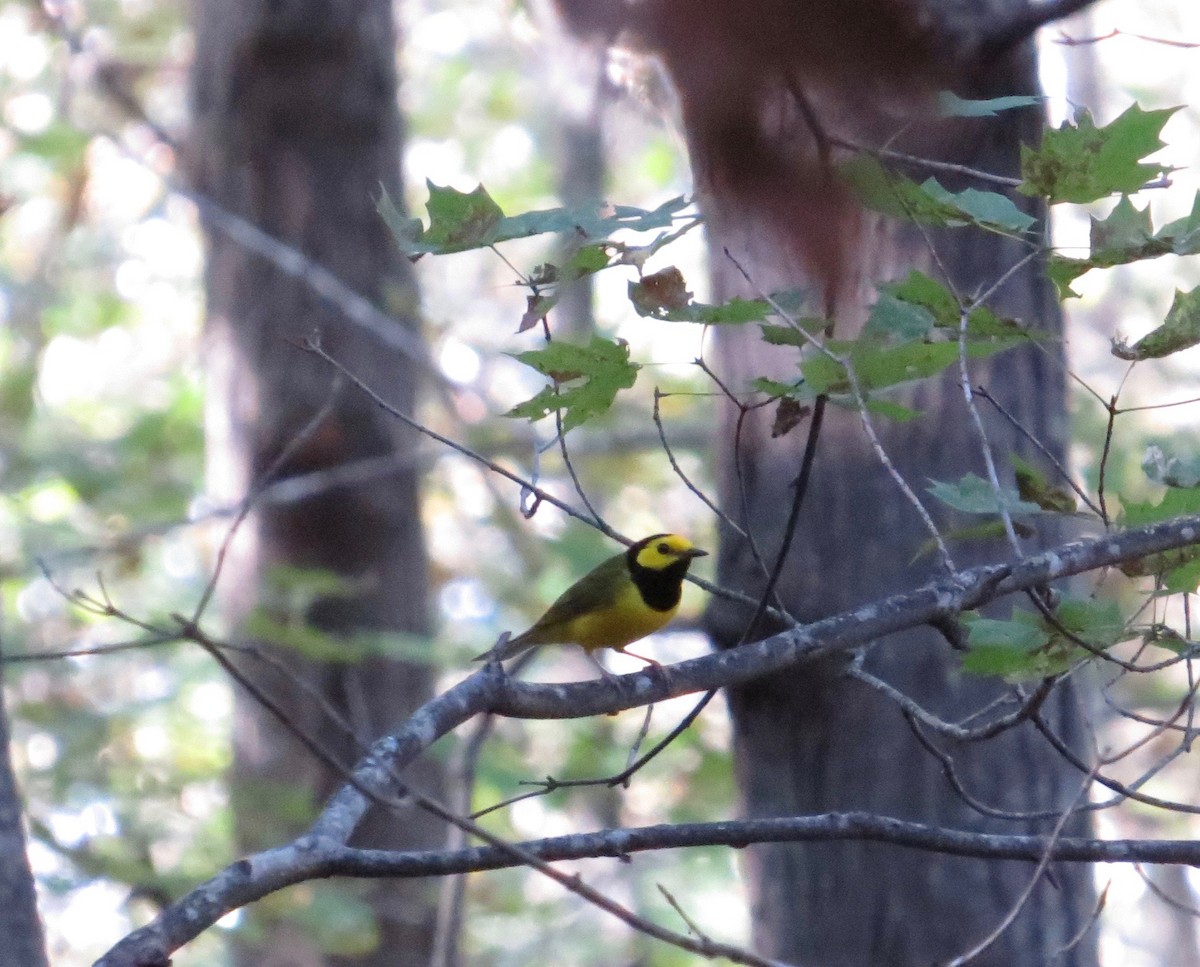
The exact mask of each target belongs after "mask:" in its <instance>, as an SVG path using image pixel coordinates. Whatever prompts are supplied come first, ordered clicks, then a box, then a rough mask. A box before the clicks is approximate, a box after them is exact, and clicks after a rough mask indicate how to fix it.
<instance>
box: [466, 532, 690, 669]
mask: <svg viewBox="0 0 1200 967" xmlns="http://www.w3.org/2000/svg"><path fill="white" fill-rule="evenodd" d="M707 554H708V551H703V550H701V549H700V548H698V547H695V546H693V544H692V542H691V541H689V540H688V539H687V538H686V537H681V536H680V535H678V534H651V535H650V536H649V537H643V538H642V539H641V540H640V541H638V542H637V543H635V544H632V545H631V546H630V547H629V548H628V549H627V550H625V551H624V552H622V553H621V554H617V555H615V556H614V557H610V558H609V559H608V560H607V561H605V562H604V563H602V564H600V565H598V566H597V567H595V568H593V569H592V570H591V571H589V572H588V573H587V574H585V575H584V576H583V577H581V578H580V579H579V580H578V581H576V582H575V583H574V584H572V585H571V586H570V587H569V588H567V590H566V591H564V592H563V593H562V594H561V595H560V596H559V597H558V600H556V601H555V602H554V603H553V604H552V605H550V607H549V608H548V609H547V610H546V613H545V614H544V615H542V616H541V617H540V618H538V620H537V621H535V622H534V623H533V625H532V626H531V627H530V628H529V629H528V630H527V631H523V632H522V633H521V634H519V635H517V636H516V637H515V638H509V639H508V640H507V641H504V642H501V643H499V644H497V646H496V647H494V648H491V649H489V650H488V651H485V652H484V653H483V654H482V655H476V656H475V659H474V660H475V661H483V660H484V659H490V660H493V661H503V660H505V659H506V658H512V657H513V656H514V655H519V654H521V652H523V651H526V650H528V649H530V648H536V647H537V646H538V645H579V646H581V647H582V648H583V650H584V652H585V653H586V654H587V656H588V657H589V658H590V659H591V660H592V661H593V662H594V663H595V664H596V666H597V667H598V668H599V669H600V670H601V672H603V673H604V674H605V676H606V677H607V676H608V672H607V671H606V670H605V668H604V666H603V665H601V664H600V663H599V661H597V660H596V657H595V655H594V654H593V652H594V651H596V650H598V649H601V648H611V649H613V650H614V651H619V652H622V653H623V654H627V655H632V656H633V657H634V658H640V659H641V660H642V661H644V662H647V663H648V664H650V665H655V666H660V663H659V662H657V661H655V660H654V659H653V658H647V657H646V656H645V655H639V654H637V653H636V652H632V651H628V650H627V646H628V645H631V644H633V643H634V642H635V641H638V640H639V639H641V638H645V637H646V636H647V635H649V634H653V633H654V632H655V631H658V629H659V628H661V627H663V626H664V625H665V624H666V623H667V622H668V621H670V620H671V619H672V618H673V617H675V612H676V611H678V610H679V598H680V596H681V592H682V590H683V579H684V576H685V575H686V574H687V572H688V567H690V566H691V563H692V561H693V560H694V559H695V558H697V557H705V556H707ZM660 667H661V666H660Z"/></svg>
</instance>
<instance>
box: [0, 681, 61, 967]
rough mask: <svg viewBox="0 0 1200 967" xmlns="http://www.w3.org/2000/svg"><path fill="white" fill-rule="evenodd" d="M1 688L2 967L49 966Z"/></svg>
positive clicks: (0, 949)
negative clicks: (26, 847)
mask: <svg viewBox="0 0 1200 967" xmlns="http://www.w3.org/2000/svg"><path fill="white" fill-rule="evenodd" d="M2 686H3V676H2V675H0V967H46V965H47V964H48V963H49V961H48V960H47V959H46V941H45V936H44V934H43V933H42V921H41V918H40V917H38V911H37V896H36V895H35V893H34V888H33V871H32V870H31V869H30V867H29V856H28V854H27V853H26V851H25V826H24V810H23V809H22V808H21V791H20V790H19V789H18V788H17V777H16V776H15V775H14V773H13V768H12V757H11V755H10V754H9V731H8V712H7V710H6V709H5V704H4V689H3V687H2Z"/></svg>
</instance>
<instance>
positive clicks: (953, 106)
mask: <svg viewBox="0 0 1200 967" xmlns="http://www.w3.org/2000/svg"><path fill="white" fill-rule="evenodd" d="M1041 103H1042V99H1041V98H1040V97H1034V96H1033V95H1022V94H1016V95H1012V96H1009V97H991V98H988V99H987V100H984V101H971V100H964V99H963V98H961V97H959V96H958V95H957V94H955V93H953V92H952V91H941V92H940V93H939V94H938V113H939V114H941V115H942V117H959V118H985V117H987V118H990V117H995V116H996V115H997V114H999V113H1000V112H1001V111H1011V110H1013V109H1014V108H1022V107H1038V106H1040V105H1041Z"/></svg>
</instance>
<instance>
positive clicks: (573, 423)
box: [505, 336, 641, 433]
mask: <svg viewBox="0 0 1200 967" xmlns="http://www.w3.org/2000/svg"><path fill="white" fill-rule="evenodd" d="M514 358H515V359H519V360H520V361H521V362H523V363H525V364H526V365H527V366H532V367H533V368H534V369H536V370H537V371H538V372H539V373H541V374H542V375H544V376H548V377H549V378H550V379H551V380H552V381H553V385H551V386H547V387H546V388H545V389H543V390H542V391H541V392H540V393H538V394H537V395H536V396H535V397H533V398H532V399H529V400H526V401H525V402H524V403H519V404H518V405H516V406H514V407H513V408H512V409H511V410H509V411H508V413H506V414H505V415H506V416H511V417H515V418H519V419H526V420H540V419H542V418H543V417H545V416H549V415H550V414H551V413H555V412H561V413H562V415H563V417H562V420H563V432H564V433H565V432H567V431H568V430H571V429H573V428H574V427H577V426H579V425H580V424H582V423H584V422H586V421H587V420H590V419H591V418H592V417H593V416H596V415H597V414H600V413H603V412H604V411H605V410H607V409H608V408H609V407H610V406H612V404H613V400H615V399H616V397H617V393H619V392H620V391H621V390H623V389H629V387H631V386H632V385H633V384H634V382H635V381H636V380H637V373H638V370H639V369H640V368H641V367H640V366H639V365H638V364H637V363H634V362H630V360H629V345H628V343H626V342H625V341H624V340H616V341H614V340H611V339H604V338H602V337H601V336H595V337H593V339H592V341H591V342H590V343H588V345H586V346H577V345H574V344H572V343H567V342H562V341H559V340H556V341H555V342H552V343H550V345H548V346H547V347H546V348H545V349H532V350H530V351H529V352H524V353H517V354H516V355H515V356H514Z"/></svg>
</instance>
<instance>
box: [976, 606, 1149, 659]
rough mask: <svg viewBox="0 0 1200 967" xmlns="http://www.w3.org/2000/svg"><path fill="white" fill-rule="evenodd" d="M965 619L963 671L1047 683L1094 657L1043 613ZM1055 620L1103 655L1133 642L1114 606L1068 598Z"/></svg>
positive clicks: (1016, 611)
mask: <svg viewBox="0 0 1200 967" xmlns="http://www.w3.org/2000/svg"><path fill="white" fill-rule="evenodd" d="M964 617H966V621H967V626H968V634H967V645H968V647H969V648H970V651H969V652H968V653H967V654H966V655H965V656H964V658H963V669H964V670H965V671H969V672H973V673H975V674H981V675H1003V676H1005V677H1008V678H1017V679H1021V678H1045V677H1046V676H1047V675H1057V674H1061V673H1062V672H1065V671H1067V670H1068V669H1069V668H1071V666H1073V665H1074V664H1076V663H1077V662H1079V661H1082V660H1085V659H1086V658H1088V657H1089V656H1090V655H1091V651H1089V650H1088V649H1087V648H1083V647H1081V646H1080V645H1078V644H1076V643H1075V642H1074V641H1073V640H1072V638H1071V637H1070V636H1068V635H1065V634H1063V632H1062V631H1060V630H1059V629H1058V627H1056V626H1055V625H1054V624H1052V623H1050V622H1049V621H1047V620H1046V619H1045V618H1044V617H1043V616H1042V615H1041V614H1040V613H1036V612H1032V611H1023V610H1019V609H1014V610H1013V613H1012V618H1011V619H1010V620H1009V621H998V620H995V619H992V618H979V617H975V616H969V617H967V616H964ZM1054 617H1055V619H1056V621H1057V623H1058V625H1061V626H1062V627H1063V628H1065V629H1066V630H1067V631H1068V632H1070V634H1071V635H1073V636H1074V637H1075V638H1079V639H1081V640H1083V641H1085V642H1087V643H1088V644H1089V645H1090V646H1091V647H1092V648H1093V649H1096V650H1100V651H1105V650H1107V649H1109V648H1111V647H1112V646H1113V645H1115V644H1117V643H1118V642H1121V641H1124V640H1125V639H1126V638H1127V637H1129V635H1128V633H1127V631H1126V629H1125V620H1124V618H1123V617H1122V615H1121V610H1120V607H1119V606H1118V604H1117V603H1116V602H1115V601H1095V600H1092V599H1089V598H1066V599H1064V600H1063V601H1062V602H1061V603H1060V604H1059V606H1058V608H1057V609H1056V611H1055V614H1054Z"/></svg>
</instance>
